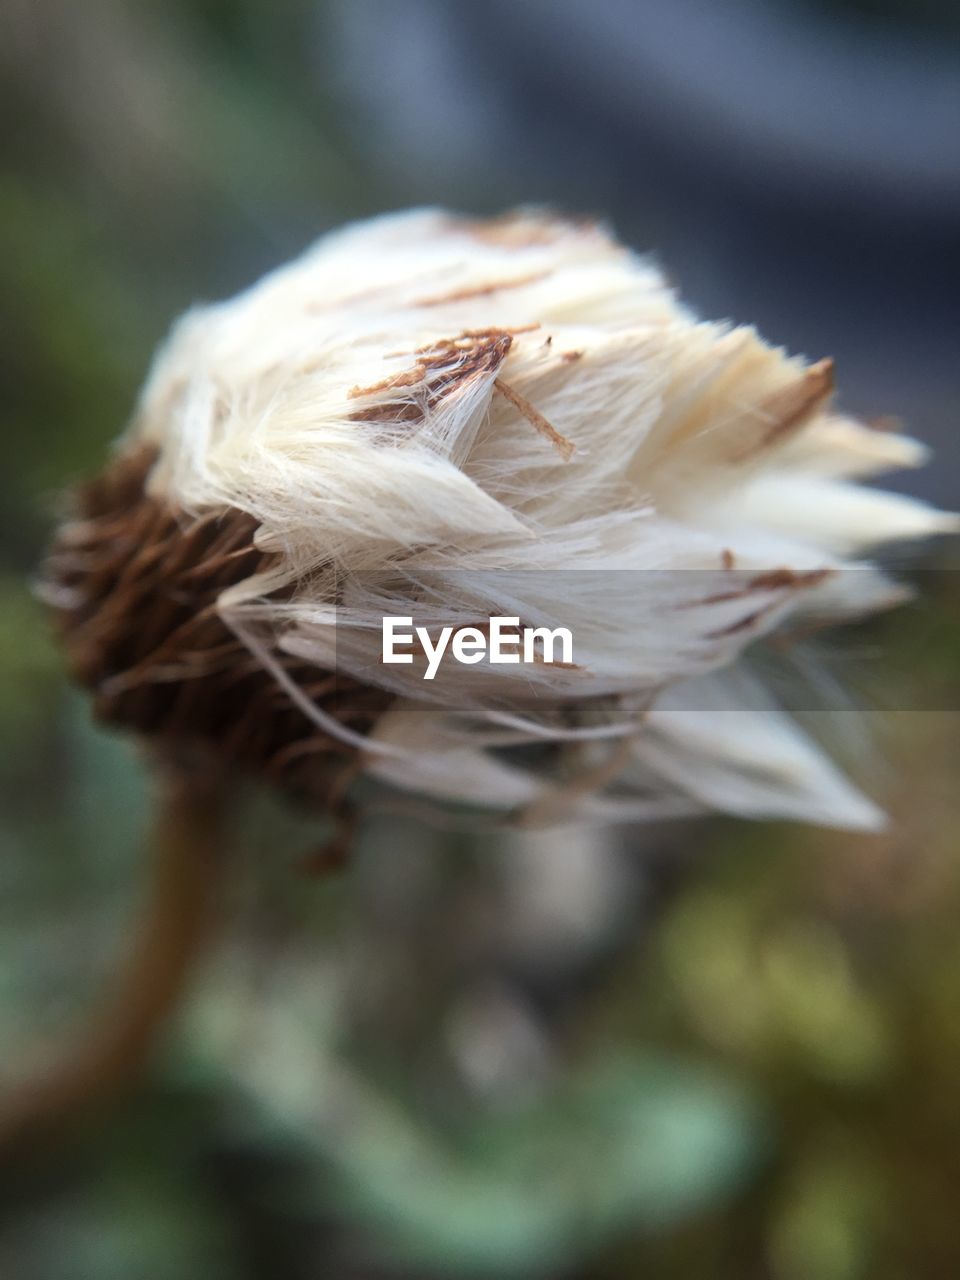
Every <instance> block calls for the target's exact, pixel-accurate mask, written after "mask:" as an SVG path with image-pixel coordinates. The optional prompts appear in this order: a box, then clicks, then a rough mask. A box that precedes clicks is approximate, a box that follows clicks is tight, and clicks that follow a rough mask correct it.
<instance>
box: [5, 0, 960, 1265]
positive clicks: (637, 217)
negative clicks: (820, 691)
mask: <svg viewBox="0 0 960 1280" xmlns="http://www.w3.org/2000/svg"><path fill="white" fill-rule="evenodd" d="M0 75H2V85H0V119H2V121H3V124H4V126H5V127H4V130H3V135H2V144H0V145H2V148H3V160H4V162H5V163H4V165H3V174H2V177H0V241H2V246H3V247H2V252H0V318H2V324H3V333H4V341H3V343H2V347H0V391H2V394H0V413H2V415H3V438H4V440H5V441H6V442H7V443H6V448H5V456H6V459H7V461H6V463H5V464H4V467H3V469H2V472H0V806H2V811H0V1046H2V1056H0V1081H10V1080H13V1079H14V1078H16V1076H17V1074H18V1070H20V1069H22V1066H23V1064H24V1063H26V1062H28V1061H30V1060H31V1055H33V1054H34V1053H35V1052H36V1051H37V1049H38V1047H41V1048H42V1047H44V1046H55V1045H56V1044H57V1043H58V1042H59V1041H61V1040H63V1039H64V1038H66V1037H67V1036H69V1034H70V1032H71V1031H72V1029H73V1028H74V1027H75V1026H77V1025H78V1024H79V1025H82V1019H83V1014H84V1011H85V1010H87V1009H88V1008H89V1007H90V1006H91V1004H92V1002H93V1001H94V999H95V997H96V994H97V992H98V991H99V990H100V989H101V988H102V987H103V985H104V983H105V982H106V981H107V980H108V978H109V976H110V974H111V973H112V971H113V970H114V968H115V966H116V964H117V963H118V961H119V958H120V957H121V956H122V955H123V953H124V947H125V944H126V941H127V935H128V932H129V928H130V924H131V921H132V919H133V913H134V911H135V908H136V903H137V900H138V894H139V891H140V888H141V872H142V864H143V854H142V848H141V841H142V836H143V832H144V828H145V822H146V818H145V807H146V790H147V788H146V783H145V777H144V770H143V767H142V763H141V761H140V759H139V757H138V756H137V754H136V751H135V750H134V749H133V748H132V747H131V745H130V744H129V743H128V742H126V741H123V740H121V739H119V738H116V737H113V736H110V735H107V734H105V733H103V732H101V731H99V730H97V729H96V728H95V727H93V726H92V725H91V724H90V722H89V717H88V713H87V708H86V706H85V703H84V699H83V698H82V697H80V696H79V695H78V694H75V693H74V692H72V691H71V690H70V689H69V688H68V687H67V686H66V683H65V680H64V678H63V676H62V674H61V663H60V659H59V657H58V654H57V653H56V651H55V648H54V646H53V643H52V642H51V641H50V639H49V638H48V634H47V625H46V621H45V619H44V617H43V614H42V611H41V610H40V608H39V607H38V606H37V605H36V604H35V603H34V601H33V598H32V595H31V589H30V581H31V575H32V574H33V572H34V571H35V569H36V566H37V564H38V562H39V559H40V557H41V555H42V550H43V546H44V541H45V538H46V536H47V534H48V531H49V528H50V525H51V523H52V520H53V518H54V513H55V510H56V495H57V494H58V492H59V491H60V490H61V489H62V487H63V486H64V485H65V484H66V483H68V482H69V481H70V480H72V479H74V478H76V477H78V476H79V475H81V474H83V473H84V471H85V470H90V469H93V468H96V467H97V466H98V465H99V463H100V461H101V459H102V458H103V456H104V452H105V449H106V448H107V445H108V442H109V441H110V440H111V438H112V437H113V436H114V435H115V434H116V433H117V431H118V430H119V429H120V428H121V427H122V425H123V423H124V420H125V418H126V416H127V414H128V412H129V410H130V406H131V404H132V401H133V397H134V395H135V393H136V390H137V387H138V385H139V383H140V381H141V379H142V377H143V374H144V371H145V368H146V365H147V362H148V360H149V357H150V354H151V351H152V349H153V348H154V346H155V344H156V343H157V341H158V340H159V339H160V338H161V336H162V335H163V333H164V331H165V329H166V327H167V325H168V324H169V322H170V320H171V318H172V317H173V316H174V315H175V314H176V313H178V312H179V311H180V310H182V309H183V308H184V307H185V306H187V305H188V304H189V303H191V302H193V301H196V300H205V299H212V298H217V297H220V296H223V295H225V294H228V293H230V292H232V291H234V290H236V289H238V288H240V287H242V286H244V285H246V284H247V283H249V282H250V281H252V280H253V279H254V278H255V277H256V276H257V275H258V274H260V273H261V272H262V271H263V270H265V269H266V268H268V267H270V266H272V265H274V264H276V263H277V262H279V261H281V260H283V259H285V258H287V257H289V256H290V255H292V254H294V253H296V252H297V251H299V250H300V249H301V248H302V247H303V246H305V245H306V244H307V243H309V242H310V240H311V239H313V238H314V237H315V236H316V235H317V234H319V233H320V232H322V231H323V230H325V229H327V228H329V227H331V226H334V225H336V224H338V223H340V222H342V221H344V220H345V219H348V218H352V217H357V216H362V215H365V214H368V213H372V212H378V211H381V210H384V209H390V208H396V207H402V206H405V205H409V204H416V203H442V204H449V205H452V206H454V207H457V208H462V209H467V210H471V211H473V212H477V213H486V212H490V213H492V212H497V211H500V210H502V209H503V208H504V207H507V206H510V205H513V204H515V203H518V202H544V203H549V204H551V205H556V206H559V207H561V208H565V209H571V210H574V211H582V212H587V213H598V214H601V215H603V216H604V217H606V218H609V219H610V220H611V221H612V223H613V224H614V226H615V227H616V228H617V230H618V232H619V233H620V235H621V236H622V237H623V238H625V239H626V240H627V241H628V242H630V243H631V244H633V245H634V246H636V247H637V248H639V249H642V250H652V251H655V253H656V254H657V256H658V258H659V259H660V261H661V262H662V263H663V265H664V267H665V269H666V270H667V272H668V273H669V275H670V276H671V278H672V279H673V280H675V281H676V282H677V284H678V285H679V287H680V288H681V289H682V290H683V292H684V294H685V296H686V297H687V299H688V300H689V301H690V302H691V303H693V304H694V305H695V306H696V307H697V308H699V309H700V310H701V311H703V312H704V313H705V314H707V315H709V316H711V317H718V318H719V317H723V316H729V317H731V318H733V319H736V320H738V321H747V322H755V323H756V324H757V325H758V327H759V328H760V330H761V331H762V332H763V333H764V334H765V335H766V336H767V337H769V338H770V339H772V340H773V341H776V342H778V343H783V344H785V345H787V346H788V347H789V348H790V349H791V350H793V351H797V352H803V353H805V354H806V355H808V356H810V357H811V358H817V357H820V356H822V355H826V354H830V355H833V356H835V357H836V359H837V366H838V371H839V383H840V387H841V403H842V404H843V406H844V408H846V409H848V410H850V411H851V412H854V413H857V414H859V415H861V416H864V417H867V418H874V417H878V416H881V415H883V416H886V415H892V416H893V417H894V418H898V419H902V420H904V421H905V422H906V423H907V424H908V425H909V427H910V428H911V430H912V431H913V432H914V433H915V434H917V435H919V436H920V437H921V438H922V439H924V440H926V441H928V442H929V443H931V444H932V445H934V446H935V448H936V451H937V462H936V465H935V466H934V467H931V468H929V469H928V470H927V471H925V472H923V473H919V474H917V475H910V476H907V477H905V478H904V477H895V478H894V480H893V482H892V483H893V484H894V485H895V486H900V487H905V488H908V489H910V490H911V491H912V492H916V493H919V494H921V495H923V496H926V497H928V498H930V499H931V500H934V501H937V502H939V503H941V504H943V505H946V506H951V507H953V508H954V509H956V508H957V507H958V506H960V444H958V435H957V424H958V415H960V375H958V354H957V353H958V339H960V325H958V323H957V301H956V300H957V287H956V286H957V267H958V264H960V236H958V229H960V168H958V157H960V10H958V8H957V6H956V5H955V4H954V3H953V2H952V0H727V2H726V3H724V4H723V5H719V4H716V3H714V2H712V0H591V2H590V3H589V4H585V3H582V2H578V0H525V2H524V3H523V4H518V3H516V2H513V3H508V2H507V0H484V3H483V4H480V5H456V4H451V3H448V2H445V0H404V3H389V2H388V0H314V2H310V0H288V3H276V4H271V3H268V2H267V0H164V3H163V4H159V3H149V2H147V0H144V3H139V4H137V3H132V2H131V3H121V2H120V0H93V2H92V3H89V4H76V3H71V0H0ZM957 563H958V556H957V552H956V548H955V547H954V548H953V549H951V548H949V547H947V548H941V549H938V550H937V551H936V553H935V555H933V554H931V555H927V556H926V557H923V556H921V555H920V554H919V553H917V554H916V555H913V556H911V558H910V560H909V562H907V561H906V560H904V562H903V564H902V566H901V567H902V569H903V571H904V572H905V573H907V574H908V575H909V573H910V572H915V571H917V570H919V569H923V570H925V572H923V573H922V575H921V577H922V580H923V591H924V598H925V602H926V603H925V604H924V606H923V610H922V613H921V611H920V606H916V607H914V608H906V609H904V610H901V611H900V612H899V613H898V614H897V615H896V616H895V617H891V618H889V619H881V620H879V621H877V622H876V623H873V624H871V626H870V627H868V628H865V629H864V630H863V632H862V633H860V634H859V635H858V639H857V644H858V645H860V646H861V647H862V652H863V653H865V654H869V655H872V656H875V655H877V654H879V655H881V660H882V662H883V663H884V664H890V670H892V671H896V672H899V673H901V675H902V674H903V673H909V675H910V680H911V683H910V694H909V696H905V695H902V696H895V697H891V698H890V699H889V700H888V702H889V707H888V710H887V711H886V712H885V713H880V712H877V713H872V714H870V715H868V716H862V715H861V716H860V717H859V718H860V720H861V721H862V720H864V719H865V720H866V721H867V722H868V723H867V729H868V731H869V741H870V744H871V745H870V747H869V750H868V749H867V748H866V746H865V745H864V743H865V742H866V741H867V738H866V737H865V736H864V735H862V733H861V729H862V725H861V726H860V727H859V728H858V729H857V730H856V732H851V731H850V726H849V725H847V724H846V722H845V721H843V718H842V717H840V718H838V717H833V718H832V720H831V723H830V724H828V725H826V726H825V731H826V732H827V733H828V735H833V736H834V737H835V739H836V742H837V745H838V748H839V749H840V750H841V752H842V750H843V747H844V744H845V743H846V746H847V755H848V762H850V763H852V765H853V767H854V771H855V772H857V773H858V775H859V777H860V778H861V779H862V780H865V782H866V784H867V786H868V787H869V788H870V789H871V790H872V791H873V793H874V794H875V795H877V796H878V798H880V799H881V800H882V801H883V802H884V803H885V804H886V805H887V806H888V807H889V809H890V811H891V813H892V815H893V817H892V823H891V827H890V830H889V832H888V833H886V834H885V835H883V836H880V837H853V836H846V835H840V834H836V833H831V832H826V831H817V830H806V829H804V828H801V827H798V826H789V825H786V824H784V825H775V824H746V823H742V822H733V821H719V820H718V821H716V822H714V823H698V824H685V825H676V826H672V827H668V828H656V829H654V828H644V829H640V830H636V829H634V830H629V831H622V832H614V833H602V832H599V831H596V830H592V829H581V828H570V829H564V830H560V831H552V832H548V833H544V834H539V835H531V834H527V835H521V834H519V833H512V834H503V835H501V836H498V837H479V836H470V837H467V836H463V835H456V834H453V833H450V832H438V831H433V830H424V829H423V828H420V827H417V826H414V825H413V824H412V823H406V822H404V821H401V820H398V819H389V820H387V819H374V820H372V821H371V822H369V823H368V824H367V826H366V828H365V829H364V832H363V834H362V838H361V841H360V845H359V848H358V851H357V854H356V856H355V858H354V859H353V861H352V862H351V864H350V865H349V866H348V867H347V868H346V869H345V870H344V871H343V872H341V873H339V874H338V875H336V876H333V877H326V878H323V877H320V878H309V877H307V876H305V874H304V872H303V871H302V863H303V859H304V857H305V855H306V854H308V853H309V852H310V850H311V848H312V847H315V846H316V845H317V844H318V843H319V842H320V841H321V840H322V838H323V836H324V830H323V828H322V825H321V824H320V823H319V822H318V821H317V820H315V819H311V818H310V817H308V816H306V815H303V814H292V813H289V812H287V811H284V810H283V809H282V808H281V807H280V806H279V805H278V804H277V803H276V802H275V801H273V800H272V799H271V798H270V797H265V796H264V797H252V798H250V800H249V804H248V811H245V812H246V820H245V822H244V834H243V839H242V841H241V845H240V848H239V849H238V852H237V855H236V865H235V874H234V875H233V876H232V877H231V879H230V882H229V884H228V886H227V887H226V889H225V890H224V895H223V901H222V903H221V912H220V914H221V917H222V918H221V928H220V935H219V940H218V941H217V943H216V945H215V946H214V947H213V948H212V950H211V952H210V954H209V956H208V957H207V959H206V961H205V963H204V965H203V967H202V970H201V971H198V973H197V974H196V975H195V982H194V984H193V989H192V992H191V996H190V999H189V1001H188V1002H187V1003H186V1005H185V1006H184V1008H183V1009H182V1010H181V1012H180V1014H179V1016H178V1018H177V1021H176V1025H174V1026H172V1027H171V1028H170V1029H169V1033H168V1035H167V1036H166V1037H165V1040H164V1046H163V1051H162V1052H161V1053H160V1054H159V1055H158V1058H157V1060H156V1062H155V1063H154V1064H153V1067H152V1070H151V1072H150V1075H149V1077H148V1079H147V1080H146V1081H145V1082H144V1083H143V1085H142V1087H141V1088H140V1089H139V1090H138V1091H137V1093H136V1095H135V1096H133V1097H131V1098H130V1099H129V1100H128V1101H127V1102H125V1103H124V1104H123V1105H122V1106H120V1107H118V1108H115V1109H114V1110H113V1111H111V1112H109V1113H108V1114H102V1115H100V1116H99V1117H98V1118H97V1119H96V1122H95V1123H92V1124H91V1125H89V1126H88V1127H87V1128H86V1129H85V1130H84V1132H83V1133H82V1134H80V1135H78V1136H77V1137H76V1138H75V1139H74V1140H73V1141H72V1142H70V1143H67V1144H64V1145H63V1147H62V1148H57V1149H54V1150H51V1151H50V1152H48V1153H47V1154H46V1156H45V1157H44V1158H42V1159H40V1158H38V1159H37V1160H36V1161H35V1162H34V1163H33V1164H30V1165H29V1167H22V1168H19V1169H18V1170H17V1171H16V1173H15V1174H14V1175H11V1174H10V1173H9V1171H8V1172H6V1173H5V1174H4V1175H3V1177H2V1179H0V1275H2V1276H3V1277H4V1280H7V1278H9V1280H113V1278H114V1277H117V1278H118V1280H119V1278H120V1277H124V1278H126V1277H129V1276H137V1277H142V1278H143V1280H193V1277H198V1278H199V1277H203V1280H220V1278H221V1277H222V1278H223V1280H241V1278H242V1280H246V1278H249V1280H301V1278H303V1280H307V1278H310V1280H313V1278H319V1277H324V1278H327V1277H329V1278H331V1280H420V1278H421V1277H423V1278H424V1280H428V1278H430V1277H445V1278H451V1280H452V1278H457V1277H461V1276H464V1277H467V1276H477V1277H483V1276H506V1277H509V1276H518V1277H526V1276H530V1277H558V1278H567V1277H569V1278H571V1280H574V1278H578V1277H584V1278H585V1277H589V1278H595V1280H620V1278H623V1280H626V1278H628V1277H641V1276H643V1277H651V1276H661V1275H662V1276H671V1277H674V1276H676V1277H682V1278H689V1280H694V1278H697V1280H701V1278H703V1277H710V1280H728V1278H729V1280H768V1278H769V1280H859V1278H861V1277H862V1278H864V1280H926V1278H928V1277H929V1278H930V1280H940V1278H941V1277H942V1278H944V1280H946V1278H947V1277H949V1278H951V1280H952V1278H953V1277H956V1276H957V1275H960V1227H958V1224H957V1213H956V1205H957V1196H958V1194H960V1084H958V1081H960V927H958V924H960V798H958V786H957V782H958V779H957V764H956V762H957V751H958V743H960V732H958V730H960V714H958V711H957V708H958V707H960V595H958V592H957V589H956V582H957V578H956V573H955V572H953V570H955V569H956V567H957ZM921 618H922V625H920V620H921ZM851 743H852V744H854V745H853V746H851ZM851 756H853V757H855V758H854V759H852V760H850V759H849V757H851Z"/></svg>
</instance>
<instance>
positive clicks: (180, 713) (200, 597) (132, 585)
mask: <svg viewBox="0 0 960 1280" xmlns="http://www.w3.org/2000/svg"><path fill="white" fill-rule="evenodd" d="M154 461H155V451H154V450H153V449H152V448H150V447H147V446H141V447H140V448H138V449H136V450H135V451H133V452H131V453H128V454H126V455H123V456H121V457H119V458H118V459H117V460H116V461H115V462H114V463H113V464H112V466H110V467H108V468H107V470H106V471H104V472H103V473H102V474H101V475H100V476H98V477H97V478H96V479H95V480H93V481H91V482H90V483H88V484H87V485H85V486H84V487H83V488H81V489H80V490H79V491H78V492H77V494H76V496H75V512H74V517H73V519H71V520H69V521H67V522H66V523H65V524H64V525H63V526H61V528H60V530H59V532H58V534H57V538H56V541H55V543H54V546H53V548H52V550H51V553H50V556H49V558H48V560H47V564H46V581H45V593H46V595H47V597H48V599H49V600H50V602H51V604H52V605H53V608H54V612H55V615H56V620H57V624H58V628H59V631H60V634H61V636H62V638H63V641H64V644H65V647H66V650H67V653H68V656H69V660H70V663H71V667H72V669H73V673H74V675H75V677H76V678H77V680H78V681H79V682H80V683H81V684H83V685H85V686H86V687H87V688H89V689H90V690H91V691H92V693H93V695H94V709H95V712H96V714H97V716H98V717H99V718H100V719H101V720H103V721H105V722H106V723H108V724H113V725H118V726H120V727H123V728H127V729H132V730H134V731H136V732H137V733H139V734H142V735H144V736H146V737H149V738H150V739H151V740H152V741H154V742H155V743H157V744H158V745H160V746H161V747H164V746H165V747H167V748H169V749H171V750H174V751H179V750H180V749H182V748H184V747H199V748H201V749H203V750H207V751H211V752H214V753H215V754H216V755H217V757H218V758H219V759H221V760H222V761H225V762H228V763H229V764H231V765H232V766H235V767H236V768H238V769H239V770H240V771H241V772H245V773H248V774H251V775H257V776H259V777H261V778H262V779H263V780H265V781H268V782H270V783H273V784H275V785H278V786H280V787H281V788H283V789H284V790H286V791H288V792H290V793H292V794H294V795H296V796H298V797H301V798H304V799H307V800H310V801H314V802H319V803H323V804H327V803H329V802H330V800H331V798H332V797H334V796H335V795H336V794H337V792H338V784H339V782H340V780H341V779H342V777H343V776H344V773H345V771H349V770H350V769H351V767H352V764H353V759H354V757H355V754H356V753H355V750H354V749H353V748H350V747H347V746H344V744H343V743H341V742H338V741H335V740H334V739H333V738H331V737H329V736H327V735H325V734H324V733H323V732H322V731H320V730H319V729H318V728H317V727H316V725H314V724H313V722H312V721H310V720H309V719H308V718H307V717H306V716H305V715H304V713H303V712H302V711H301V710H299V709H298V708H297V707H296V706H295V705H294V704H293V702H292V701H291V699H290V698H289V696H288V695H287V694H286V693H285V692H284V690H283V689H281V688H280V687H279V686H278V684H277V682H276V680H275V679H274V678H273V676H272V675H270V674H269V673H268V672H266V671H264V670H263V668H262V667H261V665H260V664H259V663H258V662H257V661H256V659H255V658H253V657H252V656H251V655H250V653H249V652H248V651H247V650H246V648H245V647H244V646H243V644H242V643H241V642H240V641H239V640H238V639H237V638H236V636H235V635H234V634H233V632H232V631H231V630H230V629H229V627H228V626H227V624H226V623H225V622H224V620H223V617H222V615H221V613H220V611H219V609H218V604H217V601H218V598H219V596H220V594H221V592H223V591H225V590H226V589H227V588H228V587H230V586H232V585H234V584H235V583H237V582H240V581H242V580H244V579H246V578H249V577H250V576H251V575H253V574H255V573H259V572H264V571H265V570H269V569H270V568H271V567H272V565H273V564H274V563H275V560H276V557H274V556H272V555H270V554H267V553H264V552H262V551H260V550H259V549H258V548H257V547H256V545H255V542H254V535H255V533H256V527H257V526H256V521H254V520H253V519H252V517H250V516H249V515H247V514H245V513H244V512H242V511H238V510H236V509H227V510H220V511H214V512H210V513H209V514H204V515H200V516H197V517H190V516H187V515H186V514H185V513H184V512H182V511H178V510H175V509H174V508H172V507H171V506H169V505H168V504H167V503H165V502H163V501H162V500H159V499H157V498H154V497H151V496H150V495H149V494H147V493H146V491H145V483H146V479H147V477H148V475H149V472H150V469H151V467H152V465H153V462H154ZM278 661H280V662H281V663H282V664H283V666H284V669H285V671H286V673H287V674H288V675H289V676H290V678H291V679H293V680H295V681H296V682H297V684H298V685H299V686H300V688H301V689H302V691H303V692H304V694H305V695H306V696H307V697H308V698H309V699H310V700H311V701H312V702H314V703H315V704H316V705H317V706H319V707H321V708H322V709H323V710H324V711H326V712H327V713H328V714H329V715H332V716H334V717H335V718H336V719H337V720H339V721H340V722H341V723H342V724H344V725H346V726H347V727H348V728H350V729H352V730H354V731H355V732H358V733H363V732H366V731H367V730H369V728H370V726H371V725H372V724H373V723H374V722H375V721H376V719H377V717H378V716H379V715H380V714H382V712H383V710H384V709H385V707H386V706H387V705H388V704H389V702H390V701H391V697H390V695H389V694H386V693H384V692H382V691H381V690H377V689H373V688H369V687H367V686H364V685H361V684H360V683H358V682H357V681H355V680H352V679H350V677H347V676H344V675H342V674H338V675H335V674H334V673H332V672H325V671H320V670H318V669H317V668H316V667H315V666H311V665H308V664H306V663H303V662H301V661H298V660H296V659H293V658H286V659H285V658H283V657H282V655H278Z"/></svg>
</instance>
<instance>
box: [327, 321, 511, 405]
mask: <svg viewBox="0 0 960 1280" xmlns="http://www.w3.org/2000/svg"><path fill="white" fill-rule="evenodd" d="M512 345H513V334H512V333H510V332H508V331H507V330H505V329H488V330H485V331H476V332H469V333H461V334H460V335H459V336H458V337H456V338H442V339H440V341H438V342H432V343H430V344H429V345H428V346H425V347H420V348H419V349H418V350H416V351H414V352H413V353H412V354H413V356H414V364H413V366H412V368H410V369H405V370H403V371H402V372H401V373H397V374H394V375H393V376H392V377H389V378H384V379H382V381H380V382H375V383H374V384H373V385H372V386H370V387H354V388H353V389H352V390H351V392H350V399H351V400H360V399H366V398H367V397H369V396H380V395H381V394H382V393H384V392H388V393H389V392H391V391H399V392H401V393H406V394H401V395H400V396H394V397H389V396H388V398H386V399H382V400H378V401H377V402H376V403H375V404H372V405H369V406H368V407H367V408H365V409H355V410H354V411H353V413H351V414H350V418H351V420H352V421H354V422H378V423H381V424H383V425H388V426H392V425H394V424H399V423H402V422H406V423H418V422H423V420H424V418H425V417H426V415H427V413H428V412H432V411H433V410H434V409H436V408H437V407H438V405H440V404H441V403H442V402H443V401H444V400H446V399H447V398H448V397H450V396H454V395H457V394H459V393H460V392H462V391H464V390H465V389H466V388H467V387H469V386H470V384H471V383H473V382H475V381H476V380H477V379H478V378H482V377H484V376H485V375H488V374H491V373H494V374H495V373H496V372H497V370H498V369H499V368H500V366H501V365H502V364H503V362H504V360H506V358H507V354H508V352H509V351H510V348H511V346H512Z"/></svg>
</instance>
